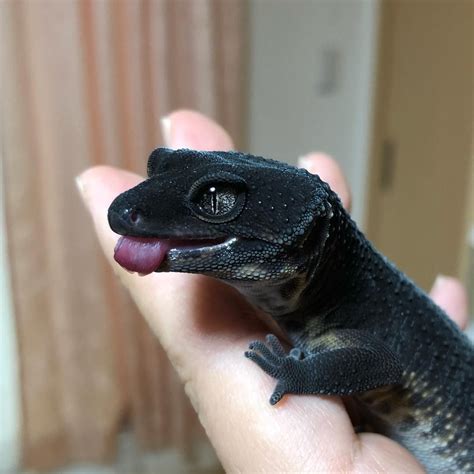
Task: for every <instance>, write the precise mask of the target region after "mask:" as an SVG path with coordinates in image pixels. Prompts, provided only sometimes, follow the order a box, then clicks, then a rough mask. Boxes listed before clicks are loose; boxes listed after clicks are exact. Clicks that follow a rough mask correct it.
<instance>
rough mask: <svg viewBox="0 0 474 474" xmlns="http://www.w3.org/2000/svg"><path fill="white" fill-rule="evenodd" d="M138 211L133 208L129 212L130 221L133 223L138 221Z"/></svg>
mask: <svg viewBox="0 0 474 474" xmlns="http://www.w3.org/2000/svg"><path fill="white" fill-rule="evenodd" d="M138 217H139V215H138V212H137V211H136V210H135V209H134V210H133V211H132V212H130V221H131V222H133V223H134V224H135V223H136V222H137V221H138Z"/></svg>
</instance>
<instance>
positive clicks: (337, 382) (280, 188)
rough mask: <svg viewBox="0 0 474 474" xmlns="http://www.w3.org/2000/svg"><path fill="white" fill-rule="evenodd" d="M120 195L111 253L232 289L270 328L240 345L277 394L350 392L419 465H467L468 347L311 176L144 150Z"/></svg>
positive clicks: (218, 155)
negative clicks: (143, 164) (139, 176)
mask: <svg viewBox="0 0 474 474" xmlns="http://www.w3.org/2000/svg"><path fill="white" fill-rule="evenodd" d="M148 176H149V178H148V179H147V180H146V181H144V182H142V183H141V184H139V185H138V186H136V187H134V188H133V189H130V190H129V191H127V192H125V193H123V194H121V195H120V196H119V197H117V198H116V199H115V201H114V202H113V203H112V205H111V206H110V209H109V215H108V217H109V223H110V226H111V228H112V229H113V230H114V231H115V232H116V233H118V234H121V235H123V236H124V237H122V238H121V239H120V240H119V242H118V243H117V247H116V249H115V259H116V260H117V261H118V262H119V263H120V264H121V265H122V266H124V267H126V268H128V269H129V270H132V271H137V272H139V273H143V274H146V273H150V272H153V271H157V272H186V273H201V274H204V275H208V276H211V277H214V278H218V279H220V280H222V281H224V282H226V283H228V284H230V285H232V286H234V287H236V288H237V289H238V290H239V291H240V292H241V293H242V294H243V295H244V296H245V297H246V298H247V299H248V300H249V301H250V302H251V303H252V304H254V305H255V306H257V307H259V308H261V309H262V310H264V311H265V312H266V313H268V314H269V315H270V316H271V317H272V318H273V319H274V320H275V321H276V322H277V324H278V325H279V326H280V328H281V329H282V331H283V333H284V334H285V336H286V338H287V340H288V341H289V343H290V344H291V345H292V346H293V349H291V350H290V352H289V353H288V354H287V353H286V352H285V350H284V349H283V347H282V346H281V344H280V342H279V341H278V339H277V338H276V337H275V336H268V337H267V339H266V341H265V342H262V341H255V342H252V343H251V344H250V347H249V350H248V351H247V352H246V353H245V355H246V356H247V357H248V358H249V359H251V360H252V361H254V362H255V363H256V364H258V365H259V366H260V367H261V368H262V369H263V370H264V371H265V372H266V373H267V374H269V375H271V376H272V377H274V378H275V379H276V380H277V383H276V388H275V391H274V392H273V394H272V396H271V398H270V403H272V404H275V403H277V402H278V401H279V400H280V399H281V398H282V397H283V396H284V395H285V394H330V395H352V396H353V397H354V398H355V399H356V400H357V402H358V403H360V404H362V405H363V406H364V407H365V409H366V411H368V412H369V413H370V414H371V416H372V417H373V419H374V420H375V422H376V423H375V424H376V427H377V431H379V432H381V433H383V434H385V435H387V436H389V437H390V438H392V439H394V440H396V441H398V442H400V443H401V444H403V445H404V446H405V447H406V448H408V449H409V450H410V451H411V452H412V453H413V454H414V455H415V456H416V457H417V458H418V459H419V460H420V461H421V463H422V464H423V465H424V466H425V468H426V469H427V470H428V471H430V472H454V471H455V472H472V471H474V349H473V345H472V343H471V342H470V341H469V340H468V338H467V337H466V336H465V335H464V334H463V333H462V332H461V331H460V330H459V329H458V328H457V327H456V325H455V324H454V323H453V322H452V321H451V320H450V319H449V318H448V317H447V315H446V314H445V313H444V312H443V311H442V310H441V309H440V308H439V307H438V306H436V305H435V304H434V303H433V302H432V301H431V299H430V298H429V297H428V296H427V295H426V294H425V293H424V292H423V291H422V290H420V289H419V288H418V287H416V286H415V285H414V283H413V282H412V281H410V280H409V279H408V278H407V277H406V276H405V275H404V274H403V273H401V272H400V271H399V270H398V269H397V268H396V267H395V266H394V265H393V264H391V263H390V262H389V261H388V260H387V259H386V258H385V257H384V256H383V255H381V254H380V253H379V252H377V250H375V249H374V247H373V246H372V245H371V243H370V242H369V241H368V240H367V239H366V238H365V237H364V235H363V234H362V233H361V232H360V231H359V230H358V228H357V226H356V224H355V223H354V222H353V221H352V219H351V218H350V216H349V215H348V214H347V212H346V211H345V210H344V208H343V206H342V205H341V202H340V200H339V198H338V197H337V195H336V194H335V193H334V192H332V191H331V189H330V188H329V186H328V185H327V184H326V183H324V182H323V181H321V180H320V179H319V177H318V176H315V175H311V174H310V173H308V172H307V171H305V170H302V169H297V168H294V167H292V166H289V165H287V164H284V163H280V162H277V161H272V160H266V159H264V158H261V157H255V156H251V155H247V154H243V153H238V152H220V151H216V152H198V151H193V150H176V151H173V150H169V149H165V148H159V149H157V150H155V151H154V152H153V153H152V154H151V156H150V158H149V162H148Z"/></svg>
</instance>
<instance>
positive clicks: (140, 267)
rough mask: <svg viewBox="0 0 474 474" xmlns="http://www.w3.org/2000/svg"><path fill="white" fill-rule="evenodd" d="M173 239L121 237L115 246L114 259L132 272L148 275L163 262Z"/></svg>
mask: <svg viewBox="0 0 474 474" xmlns="http://www.w3.org/2000/svg"><path fill="white" fill-rule="evenodd" d="M171 245H172V241H170V240H158V239H146V238H139V237H120V239H119V240H118V242H117V245H116V246H115V251H114V259H115V261H116V262H117V263H118V264H119V265H121V266H122V267H124V268H126V269H127V270H130V271H131V272H138V273H140V274H142V275H148V274H149V273H152V272H154V271H155V270H156V269H157V268H158V267H159V266H160V265H161V263H162V262H163V260H164V259H165V257H166V253H167V252H168V250H169V249H170V248H171Z"/></svg>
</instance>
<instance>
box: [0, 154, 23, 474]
mask: <svg viewBox="0 0 474 474" xmlns="http://www.w3.org/2000/svg"><path fill="white" fill-rule="evenodd" d="M0 183H3V166H2V162H0ZM4 211H5V209H4V200H3V188H2V192H1V193H0V473H1V474H3V473H6V474H9V473H11V472H14V470H15V468H16V467H17V465H18V456H19V429H20V419H19V417H20V411H19V403H20V401H19V400H20V399H19V397H20V392H19V385H18V372H17V370H18V361H17V347H16V334H15V326H14V319H13V308H12V303H11V297H10V282H9V273H8V262H7V249H6V246H7V242H6V238H5V236H6V227H5V214H4Z"/></svg>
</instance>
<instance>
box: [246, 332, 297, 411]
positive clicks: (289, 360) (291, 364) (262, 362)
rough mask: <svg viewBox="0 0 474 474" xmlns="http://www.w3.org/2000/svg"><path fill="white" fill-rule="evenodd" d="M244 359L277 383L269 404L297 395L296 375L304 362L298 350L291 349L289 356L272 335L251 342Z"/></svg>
mask: <svg viewBox="0 0 474 474" xmlns="http://www.w3.org/2000/svg"><path fill="white" fill-rule="evenodd" d="M245 357H247V358H248V359H250V360H252V361H254V362H255V363H256V364H257V365H258V366H259V367H260V368H261V369H262V370H263V371H264V372H266V373H267V374H268V375H270V376H272V377H273V378H276V379H277V380H278V383H277V385H276V387H275V390H274V391H273V394H272V396H271V397H270V404H271V405H275V404H276V403H278V402H279V401H280V400H281V399H282V398H283V396H284V395H285V394H287V393H297V390H296V389H297V387H296V384H297V377H295V376H297V374H298V373H299V372H300V370H301V369H300V365H301V363H302V361H303V360H304V352H303V351H302V350H301V349H299V348H293V349H291V350H290V352H289V354H287V353H286V352H285V349H284V348H283V346H282V345H281V343H280V341H279V340H278V338H277V337H276V336H274V335H273V334H269V335H268V336H266V338H265V343H263V342H262V341H253V342H251V343H250V344H249V350H248V351H247V352H245Z"/></svg>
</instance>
